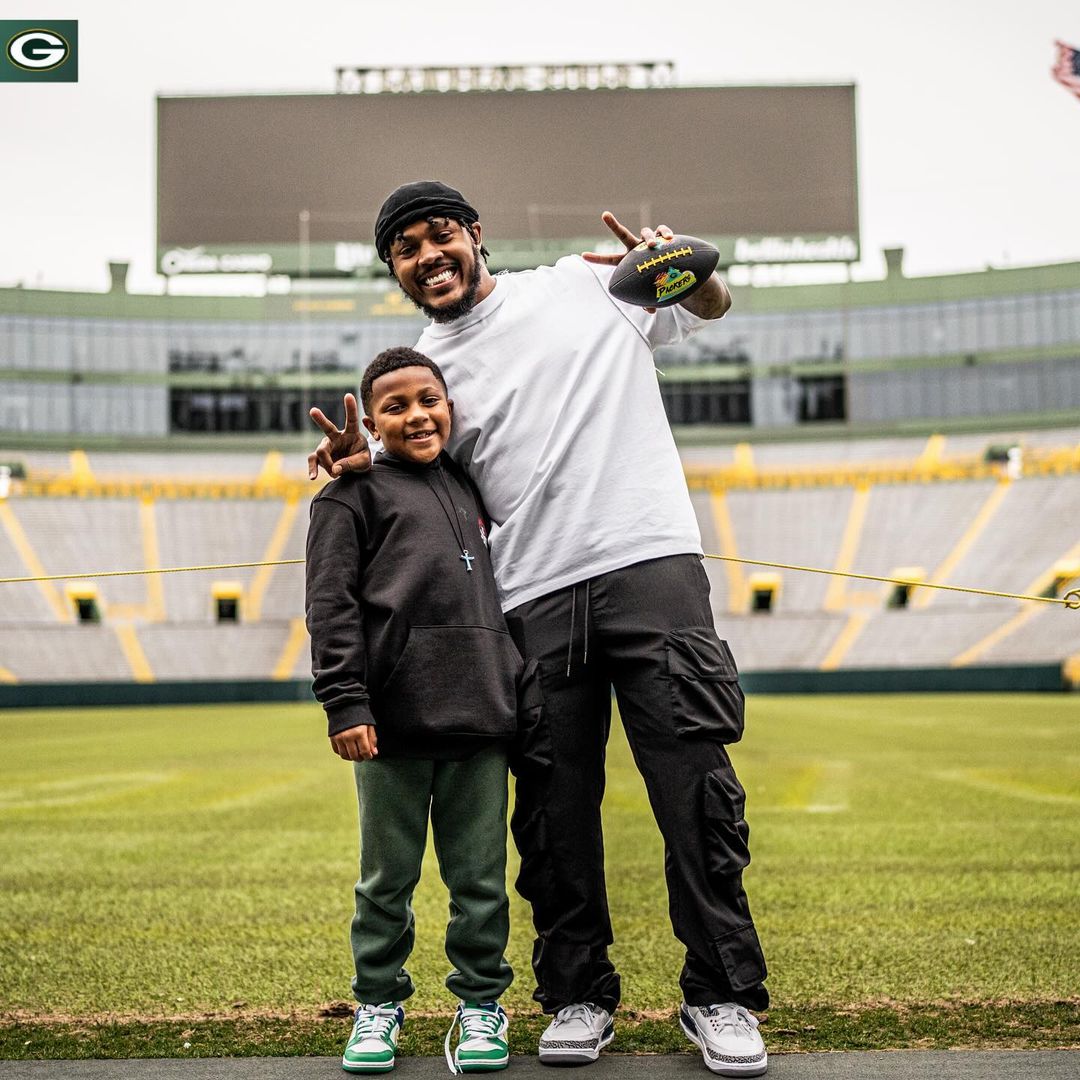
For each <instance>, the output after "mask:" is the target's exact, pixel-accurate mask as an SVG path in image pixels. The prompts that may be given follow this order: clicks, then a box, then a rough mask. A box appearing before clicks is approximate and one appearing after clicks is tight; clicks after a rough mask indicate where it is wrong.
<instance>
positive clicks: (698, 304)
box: [581, 210, 731, 319]
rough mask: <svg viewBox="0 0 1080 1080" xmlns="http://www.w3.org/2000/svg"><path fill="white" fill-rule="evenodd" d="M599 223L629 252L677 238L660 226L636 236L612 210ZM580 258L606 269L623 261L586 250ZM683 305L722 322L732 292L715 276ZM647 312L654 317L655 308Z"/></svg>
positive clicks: (618, 257) (703, 315) (729, 304)
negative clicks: (643, 245)
mask: <svg viewBox="0 0 1080 1080" xmlns="http://www.w3.org/2000/svg"><path fill="white" fill-rule="evenodd" d="M600 220H601V221H603V223H604V224H605V225H606V226H607V227H608V228H609V229H610V230H611V231H612V232H613V233H614V234H615V235H616V236H617V237H618V238H619V239H620V240H621V241H622V242H623V244H625V245H626V250H627V251H631V250H633V249H634V248H636V247H637V246H638V244H640V243H641V242H642V241H644V242H645V243H646V244H648V245H649V247H656V245H657V243H658V242H659V240H661V239H662V240H670V239H671V238H672V237H673V236H674V235H675V234H674V233H673V232H672V231H671V230H670V229H669V228H668V227H667V226H666V225H657V227H656V228H655V229H642V230H641V235H640V236H635V235H634V233H632V232H631V231H630V230H629V229H628V228H627V227H626V226H625V225H623V224H622V223H621V222H620V221H619V219H618V218H616V217H615V215H614V214H613V213H612V212H611V211H610V210H605V211H604V212H603V213H602V214H601V215H600ZM581 257H582V258H583V259H584V260H585V261H586V262H591V263H600V264H601V265H603V266H618V265H619V263H620V262H622V259H623V256H622V255H620V254H618V253H615V254H612V255H602V254H600V253H599V252H595V251H583V252H582V254H581ZM682 306H683V307H684V308H686V310H687V311H691V312H693V313H694V314H695V315H697V316H698V317H699V318H702V319H719V318H720V317H721V316H722V315H723V314H724V313H725V312H726V311H727V309H728V308H729V307H731V293H729V292H728V287H727V285H725V284H724V282H723V280H722V279H721V278H720V277H719V276H718V275H716V274H713V275H711V277H710V278H709V280H708V281H706V282H705V284H704V285H702V286H701V288H700V289H698V290H697V291H696V292H695V293H694V294H693V296H689V297H687V299H686V300H684V301H683V302H682ZM645 310H646V311H648V312H649V313H650V314H651V313H652V312H654V311H656V308H654V307H647V308H646V309H645Z"/></svg>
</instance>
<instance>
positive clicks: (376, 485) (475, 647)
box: [307, 454, 522, 758]
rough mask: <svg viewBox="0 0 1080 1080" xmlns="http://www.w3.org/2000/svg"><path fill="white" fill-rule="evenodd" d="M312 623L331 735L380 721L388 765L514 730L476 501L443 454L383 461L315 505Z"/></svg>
mask: <svg viewBox="0 0 1080 1080" xmlns="http://www.w3.org/2000/svg"><path fill="white" fill-rule="evenodd" d="M451 511H452V513H451ZM463 549H464V550H465V551H466V552H468V555H469V559H468V560H466V559H465V558H463V557H462V556H463ZM466 567H471V569H466ZM307 627H308V633H310V635H311V669H312V675H313V676H314V680H315V696H316V697H317V698H318V699H319V701H320V702H321V703H322V705H323V708H324V709H325V710H326V715H327V721H328V728H329V734H331V735H335V734H337V733H338V732H340V731H345V730H346V729H348V728H351V727H356V726H357V725H359V724H374V725H375V727H376V730H377V732H378V747H379V756H380V757H412V758H464V757H467V756H469V755H470V754H472V753H474V752H475V751H477V750H479V749H480V748H481V747H483V746H487V745H491V744H492V743H494V742H496V741H499V740H509V739H510V738H511V737H512V736H513V734H514V729H515V723H516V710H517V680H518V677H519V675H520V674H521V670H522V661H521V658H520V656H519V655H518V652H517V649H516V648H515V646H514V644H513V642H512V641H511V638H510V635H509V634H508V632H507V630H506V623H505V621H504V620H503V616H502V611H501V609H500V607H499V598H498V593H497V591H496V588H495V578H494V576H493V575H492V571H491V560H490V558H489V556H488V550H487V533H486V522H485V519H484V515H483V511H482V510H481V507H480V504H479V500H478V498H477V496H476V494H475V491H474V489H473V488H472V486H471V485H470V483H469V481H468V480H467V479H466V478H465V476H464V474H463V473H462V472H461V470H460V469H459V468H458V466H457V465H455V464H454V462H453V461H452V460H451V459H450V458H449V457H448V456H447V455H446V454H441V455H440V456H439V457H438V458H437V459H436V460H435V461H434V462H432V463H431V464H430V465H417V464H414V463H412V462H406V461H402V460H400V459H397V458H393V457H390V456H388V455H386V454H380V455H379V456H378V457H376V459H375V463H374V465H373V466H372V468H371V470H370V472H367V473H360V474H352V473H346V474H345V475H344V476H342V477H340V478H339V479H337V480H334V481H332V482H331V483H329V484H327V485H326V487H325V488H323V490H322V491H321V492H320V493H319V494H318V495H317V496H316V497H315V499H314V500H312V503H311V520H310V524H309V527H308V537H307Z"/></svg>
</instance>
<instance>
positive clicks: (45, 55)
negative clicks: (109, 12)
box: [0, 19, 79, 82]
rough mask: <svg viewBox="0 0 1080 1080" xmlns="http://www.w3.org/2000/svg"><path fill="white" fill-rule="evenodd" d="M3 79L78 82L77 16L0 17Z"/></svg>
mask: <svg viewBox="0 0 1080 1080" xmlns="http://www.w3.org/2000/svg"><path fill="white" fill-rule="evenodd" d="M0 44H2V45H3V54H2V55H0V82H78V81H79V23H78V21H77V20H76V19H46V20H30V19H22V20H18V19H0Z"/></svg>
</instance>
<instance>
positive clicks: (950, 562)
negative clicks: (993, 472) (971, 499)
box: [910, 479, 1012, 608]
mask: <svg viewBox="0 0 1080 1080" xmlns="http://www.w3.org/2000/svg"><path fill="white" fill-rule="evenodd" d="M1011 490H1012V485H1011V484H1010V483H1009V481H1008V479H1003V480H1002V481H999V483H998V484H997V485H996V486H995V487H994V490H993V491H991V492H990V494H989V495H988V496H987V497H986V501H985V502H984V503H983V504H982V506H980V507H979V510H978V512H977V513H976V514H975V516H974V517H973V518H972V519H971V522H970V524H969V525H968V527H967V528H966V529H965V530H964V533H963V535H962V536H961V537H960V539H959V540H957V542H956V544H955V545H954V546H953V549H952V551H950V552H949V554H948V555H946V556H945V558H944V559H942V561H941V564H940V565H939V566H938V568H937V569H936V570H935V571H934V572H933V574H932V575H931V576H930V578H929V579H928V580H929V582H930V583H931V584H933V585H941V584H944V583H945V582H947V581H948V580H949V577H950V575H951V574H952V572H953V571H954V570H955V569H956V567H957V565H958V564H959V563H960V560H961V559H962V558H963V557H964V556H965V555H966V554H967V553H968V552H969V551H970V550H971V547H972V545H973V544H974V543H975V541H976V540H978V539H979V537H980V536H982V534H983V530H984V529H985V528H986V526H987V525H989V524H990V519H991V518H992V517H993V516H994V515H995V514H996V513H997V510H998V507H999V506H1001V503H1002V500H1003V499H1004V498H1005V496H1006V495H1008V494H1009V492H1010V491H1011ZM937 592H938V590H937V589H915V590H914V595H913V596H912V597H911V603H910V606H911V607H913V608H915V607H926V605H927V604H929V603H930V601H931V600H933V599H934V597H935V596H936V595H937Z"/></svg>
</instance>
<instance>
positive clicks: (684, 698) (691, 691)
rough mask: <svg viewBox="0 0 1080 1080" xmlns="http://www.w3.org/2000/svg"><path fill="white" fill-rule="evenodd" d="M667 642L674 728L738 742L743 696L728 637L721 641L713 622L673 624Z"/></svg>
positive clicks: (686, 733) (682, 732) (689, 734)
mask: <svg viewBox="0 0 1080 1080" xmlns="http://www.w3.org/2000/svg"><path fill="white" fill-rule="evenodd" d="M666 648H667V664H668V675H669V677H670V680H671V707H672V714H673V719H674V724H675V731H676V733H677V734H678V735H682V736H684V737H687V738H705V739H715V740H717V741H718V742H722V743H733V742H738V741H739V739H741V738H742V733H743V722H744V715H745V701H744V698H743V692H742V688H741V687H740V686H739V672H738V669H737V668H736V667H735V658H734V657H733V656H732V655H731V650H730V649H729V648H728V645H727V642H726V641H721V640H720V638H719V637H717V635H716V631H715V630H714V629H712V627H709V626H690V627H685V628H683V629H681V630H673V631H672V632H671V633H670V634H669V635H668V639H667V646H666Z"/></svg>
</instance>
